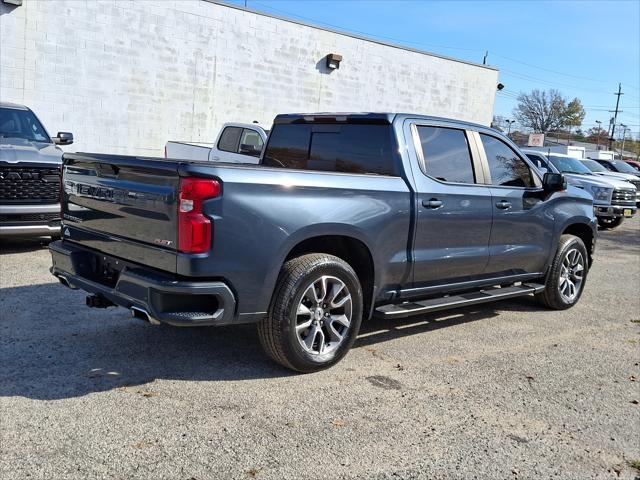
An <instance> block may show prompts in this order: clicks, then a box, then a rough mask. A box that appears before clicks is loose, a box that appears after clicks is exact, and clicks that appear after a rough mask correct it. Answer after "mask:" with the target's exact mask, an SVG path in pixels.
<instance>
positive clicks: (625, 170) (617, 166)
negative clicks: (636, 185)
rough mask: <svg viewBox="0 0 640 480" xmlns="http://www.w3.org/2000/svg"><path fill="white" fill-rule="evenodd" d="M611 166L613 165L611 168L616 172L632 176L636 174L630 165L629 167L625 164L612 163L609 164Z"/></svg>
mask: <svg viewBox="0 0 640 480" xmlns="http://www.w3.org/2000/svg"><path fill="white" fill-rule="evenodd" d="M611 164H612V165H613V168H615V169H616V170H617V171H618V172H623V173H631V174H633V175H637V174H638V171H637V170H636V169H634V168H633V167H632V166H631V165H629V164H628V163H627V162H616V161H613V162H611Z"/></svg>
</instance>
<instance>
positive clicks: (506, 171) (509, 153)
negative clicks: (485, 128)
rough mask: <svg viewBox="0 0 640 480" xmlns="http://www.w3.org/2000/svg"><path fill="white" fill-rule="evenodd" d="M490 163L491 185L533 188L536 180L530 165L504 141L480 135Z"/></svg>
mask: <svg viewBox="0 0 640 480" xmlns="http://www.w3.org/2000/svg"><path fill="white" fill-rule="evenodd" d="M480 138H481V139H482V144H483V145H484V151H485V153H486V155H487V162H488V163H489V173H490V174H491V183H492V184H493V185H499V186H504V187H532V186H533V185H534V180H533V177H532V174H531V169H530V168H529V165H527V163H526V162H525V161H524V160H523V159H522V158H520V157H519V156H518V154H517V153H516V152H514V151H513V150H512V149H511V147H510V146H509V145H507V144H506V143H504V142H503V141H502V140H499V139H497V138H496V137H492V136H490V135H485V134H484V133H481V134H480Z"/></svg>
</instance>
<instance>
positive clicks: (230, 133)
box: [218, 127, 242, 153]
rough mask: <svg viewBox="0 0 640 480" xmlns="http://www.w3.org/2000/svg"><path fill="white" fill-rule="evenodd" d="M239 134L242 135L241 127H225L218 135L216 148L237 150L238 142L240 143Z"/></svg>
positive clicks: (235, 151) (227, 150)
mask: <svg viewBox="0 0 640 480" xmlns="http://www.w3.org/2000/svg"><path fill="white" fill-rule="evenodd" d="M240 135H242V128H240V127H226V128H225V129H224V130H223V131H222V135H220V140H219V141H218V149H219V150H222V151H223V152H232V153H237V152H238V144H239V143H240Z"/></svg>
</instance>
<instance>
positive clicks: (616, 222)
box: [598, 217, 624, 228]
mask: <svg viewBox="0 0 640 480" xmlns="http://www.w3.org/2000/svg"><path fill="white" fill-rule="evenodd" d="M623 220H624V217H617V218H606V217H601V218H598V225H600V227H601V228H616V227H619V226H620V224H621V223H622V221H623Z"/></svg>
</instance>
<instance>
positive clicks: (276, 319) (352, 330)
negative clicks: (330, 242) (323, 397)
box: [258, 254, 362, 373]
mask: <svg viewBox="0 0 640 480" xmlns="http://www.w3.org/2000/svg"><path fill="white" fill-rule="evenodd" d="M361 321H362V288H361V287H360V282H359V280H358V277H357V275H356V273H355V272H354V271H353V269H352V268H351V266H350V265H349V264H347V263H346V262H345V261H343V260H342V259H340V258H338V257H335V256H333V255H327V254H309V255H303V256H300V257H297V258H294V259H292V260H289V261H288V262H286V263H285V264H284V266H283V267H282V270H281V272H280V276H279V278H278V284H277V285H276V290H275V293H274V295H273V299H272V301H271V307H270V309H269V313H268V315H267V317H266V318H265V319H264V320H263V321H262V322H261V323H260V324H258V336H259V338H260V343H261V344H262V347H263V348H264V350H265V352H266V353H267V355H269V357H271V358H272V359H273V360H275V361H276V362H278V363H279V364H281V365H283V366H285V367H287V368H290V369H292V370H296V371H299V372H304V373H309V372H315V371H318V370H322V369H325V368H328V367H330V366H332V365H334V364H335V363H337V362H338V361H340V359H341V358H342V357H344V356H345V355H346V353H347V352H348V351H349V349H350V348H351V346H352V345H353V342H354V341H355V338H356V336H357V334H358V330H359V329H360V323H361Z"/></svg>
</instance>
